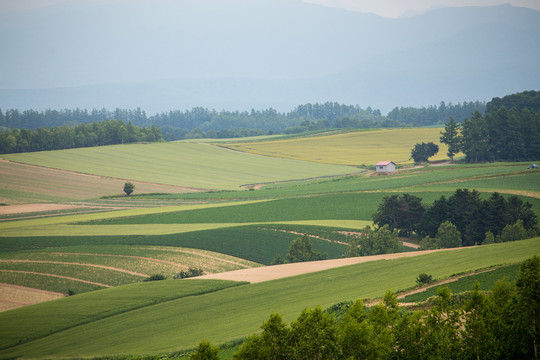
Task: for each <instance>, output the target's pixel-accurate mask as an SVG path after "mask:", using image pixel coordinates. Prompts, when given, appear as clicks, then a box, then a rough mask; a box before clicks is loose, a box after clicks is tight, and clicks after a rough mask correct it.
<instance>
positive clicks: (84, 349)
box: [0, 239, 538, 357]
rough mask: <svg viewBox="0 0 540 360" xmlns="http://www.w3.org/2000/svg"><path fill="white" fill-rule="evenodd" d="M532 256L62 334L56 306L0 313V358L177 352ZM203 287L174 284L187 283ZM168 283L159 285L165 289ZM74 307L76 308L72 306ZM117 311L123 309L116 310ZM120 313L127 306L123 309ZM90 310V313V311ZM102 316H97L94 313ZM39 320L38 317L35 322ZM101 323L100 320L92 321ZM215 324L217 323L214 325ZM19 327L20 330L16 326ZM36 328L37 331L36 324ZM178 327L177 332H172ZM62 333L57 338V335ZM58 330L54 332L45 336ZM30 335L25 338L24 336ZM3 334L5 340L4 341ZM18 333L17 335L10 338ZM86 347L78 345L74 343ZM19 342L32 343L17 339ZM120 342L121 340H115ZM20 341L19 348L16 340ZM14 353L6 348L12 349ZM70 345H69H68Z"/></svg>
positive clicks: (477, 258)
mask: <svg viewBox="0 0 540 360" xmlns="http://www.w3.org/2000/svg"><path fill="white" fill-rule="evenodd" d="M535 252H538V239H530V240H522V241H517V242H512V243H503V244H493V245H486V246H481V247H472V248H463V249H457V250H452V251H444V252H436V253H432V254H428V255H420V256H416V257H411V258H407V259H403V258H402V259H395V260H380V261H372V262H366V263H363V264H357V265H351V266H346V267H340V268H337V269H331V270H326V271H322V272H317V273H312V274H306V275H301V276H295V277H289V278H285V279H280V280H274V281H268V282H262V283H257V284H251V285H241V286H236V287H233V288H227V289H224V290H220V291H215V292H211V293H207V294H204V295H200V296H188V297H182V298H179V299H176V300H171V301H165V302H159V303H156V304H154V305H150V306H144V307H134V308H133V310H132V311H129V310H128V309H127V308H124V310H123V312H122V313H117V312H116V314H114V312H113V314H111V316H107V317H106V316H103V315H99V316H97V315H93V314H94V313H95V311H96V310H94V311H92V310H91V309H90V310H86V308H85V307H81V309H84V310H83V311H80V312H79V315H78V316H75V317H74V318H72V319H71V320H70V321H71V322H72V324H75V323H80V325H79V326H73V325H72V326H70V327H69V328H67V326H66V327H63V326H61V325H59V323H60V324H62V323H63V321H64V320H63V319H62V318H61V317H59V318H58V319H54V321H55V323H53V324H48V326H44V325H43V323H41V320H40V319H43V317H44V316H45V315H44V314H47V313H54V310H53V309H52V307H56V306H59V303H60V302H59V301H54V302H50V303H43V304H39V305H35V306H32V307H28V308H23V309H17V310H13V311H10V312H4V313H0V320H1V321H0V324H2V328H1V333H2V335H3V336H2V338H3V339H4V340H3V344H2V348H3V350H1V351H0V356H2V357H15V356H22V355H24V356H26V357H36V356H38V357H39V356H41V357H73V356H99V355H104V354H127V353H138V354H150V353H159V352H170V351H180V350H182V349H189V348H193V347H195V346H196V344H197V343H198V342H199V341H200V340H201V339H202V338H205V339H208V340H210V341H212V342H213V343H223V342H226V341H230V340H233V339H237V338H241V337H244V336H246V335H248V334H250V333H252V332H254V331H256V330H257V329H258V327H259V326H260V324H261V323H262V322H263V321H264V320H265V319H266V318H267V317H268V315H269V314H270V313H271V312H272V311H274V312H278V313H280V314H282V315H283V316H284V320H286V321H291V320H292V319H293V318H294V317H296V316H297V315H298V313H299V312H300V311H301V310H302V309H303V308H305V307H314V306H317V305H320V306H322V307H328V306H331V305H333V304H335V303H338V302H341V301H346V300H353V299H356V298H374V297H380V296H382V294H383V293H384V292H385V291H386V290H387V289H394V290H396V291H397V290H402V289H406V288H410V287H412V286H414V283H415V277H416V276H417V275H418V273H420V272H423V271H426V269H429V271H430V273H431V274H432V275H433V276H434V277H435V278H437V279H442V278H445V277H448V276H450V275H452V274H455V273H460V272H467V271H473V270H476V269H480V268H485V267H489V266H493V265H496V264H511V263H517V262H520V261H522V260H524V259H525V258H527V257H528V256H530V254H531V253H535ZM191 282H197V283H202V284H204V281H201V280H195V281H194V280H181V281H172V283H174V284H180V285H178V286H182V284H183V283H186V284H190V286H191ZM166 283H167V282H163V285H162V286H165V284H166ZM146 286H157V285H154V284H132V285H129V287H118V288H114V289H107V290H101V291H99V292H92V293H88V294H83V295H80V296H75V297H72V298H67V299H62V301H63V305H64V304H65V305H64V306H68V305H69V306H70V307H72V308H79V306H78V305H82V304H84V303H90V304H92V302H91V301H87V299H90V298H92V297H93V296H98V294H99V295H101V298H103V299H104V300H105V301H106V299H109V296H107V294H108V293H109V292H111V294H112V293H113V291H114V293H115V294H118V295H117V296H121V297H122V298H129V295H128V294H129V293H130V292H131V291H133V290H136V291H137V292H138V293H142V290H141V289H144V288H145V287H146ZM77 302H80V303H79V304H77ZM120 306H122V305H120ZM124 306H125V305H124ZM93 308H94V309H95V308H96V307H95V306H94V307H93ZM100 311H101V310H100ZM38 314H41V315H40V316H38ZM96 317H99V319H100V320H99V321H96V320H90V319H93V318H94V319H95V318H96ZM218 318H219V321H216V319H218ZM17 324H20V325H17ZM40 324H41V325H40ZM178 324H181V326H178ZM62 328H63V329H65V330H62V331H60V330H59V329H62ZM51 329H56V330H51ZM29 332H31V333H30V334H29ZM4 334H5V335H6V336H5V337H4ZM14 334H18V335H14ZM82 338H84V339H86V340H88V339H92V341H80V339H82ZM22 339H32V340H30V341H28V340H22ZM119 339H122V341H119ZM21 340H22V341H23V342H22V343H19V341H21ZM17 343H19V344H18V345H16V346H12V347H10V344H11V345H14V344H17ZM68 344H69V345H68Z"/></svg>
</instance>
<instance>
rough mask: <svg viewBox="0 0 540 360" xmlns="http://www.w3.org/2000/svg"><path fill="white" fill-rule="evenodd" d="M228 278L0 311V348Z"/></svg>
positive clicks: (129, 288) (200, 290)
mask: <svg viewBox="0 0 540 360" xmlns="http://www.w3.org/2000/svg"><path fill="white" fill-rule="evenodd" d="M240 284H241V283H237V282H232V281H220V280H217V281H201V280H195V281H181V280H165V281H154V282H147V283H139V284H131V285H125V286H123V287H117V288H112V289H106V290H101V291H95V292H91V293H87V294H81V295H77V296H72V297H68V298H64V299H60V300H58V301H54V302H48V303H42V304H37V305H34V306H31V307H26V308H22V309H15V310H11V311H8V312H3V313H0V317H1V318H2V321H1V324H2V325H1V326H0V348H2V349H4V348H8V347H11V346H13V345H15V344H17V343H19V342H27V341H29V340H31V339H37V338H42V337H43V336H46V335H48V334H52V333H56V332H59V331H62V330H66V329H70V328H73V327H75V326H78V325H81V324H85V323H91V322H95V321H99V320H100V319H103V318H106V317H110V316H113V315H116V314H122V313H124V312H126V311H132V310H134V309H140V308H145V307H148V306H151V305H153V304H164V303H166V302H168V301H171V300H174V299H179V298H182V297H188V296H195V295H200V294H205V293H208V292H213V291H218V290H221V289H224V288H226V287H229V286H237V285H240Z"/></svg>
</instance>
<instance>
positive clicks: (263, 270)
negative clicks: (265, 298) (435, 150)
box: [192, 248, 459, 283]
mask: <svg viewBox="0 0 540 360" xmlns="http://www.w3.org/2000/svg"><path fill="white" fill-rule="evenodd" d="M455 249H459V248H454V249H437V250H424V251H412V252H404V253H397V254H385V255H372V256H360V257H354V258H345V259H332V260H320V261H307V262H301V263H294V264H282V265H274V266H264V267H258V268H251V269H242V270H235V271H228V272H223V273H219V274H208V275H203V276H199V277H196V278H192V279H217V280H234V281H247V282H250V283H258V282H263V281H270V280H276V279H282V278H286V277H290V276H296V275H302V274H308V273H312V272H317V271H322V270H328V269H333V268H338V267H342V266H347V265H353V264H359V263H364V262H369V261H376V260H391V259H398V258H403V257H412V256H418V255H424V254H430V253H433V252H438V251H452V250H455Z"/></svg>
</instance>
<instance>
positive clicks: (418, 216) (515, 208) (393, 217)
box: [373, 189, 539, 247]
mask: <svg viewBox="0 0 540 360" xmlns="http://www.w3.org/2000/svg"><path fill="white" fill-rule="evenodd" d="M519 221H521V223H520V224H521V226H522V227H523V229H524V231H525V234H524V236H525V237H532V236H535V235H536V234H538V231H539V230H538V225H537V218H536V214H535V213H534V211H533V210H532V205H531V204H530V203H529V202H523V200H521V199H520V198H519V197H517V196H515V195H512V196H509V197H508V198H506V197H503V196H501V195H500V194H499V193H496V192H495V193H492V194H491V196H490V197H489V198H488V199H486V200H483V199H481V198H480V194H479V193H478V192H477V191H476V190H472V191H469V190H468V189H457V190H456V191H455V192H454V194H452V195H451V196H450V197H449V198H448V199H447V198H446V197H445V196H444V195H443V196H441V197H440V198H439V199H438V200H435V201H434V202H433V204H429V205H426V204H423V203H422V199H421V198H419V197H417V196H414V195H411V194H407V193H405V194H402V195H390V196H385V197H384V198H383V200H382V201H381V203H380V204H379V205H378V206H377V211H376V212H375V213H374V214H373V222H374V223H375V224H377V225H378V226H379V227H383V226H388V227H389V228H390V229H397V230H399V231H400V232H401V233H402V234H407V235H409V236H410V237H411V238H412V236H413V234H417V236H419V237H420V238H424V237H430V238H433V239H436V238H438V239H441V235H440V234H439V231H442V230H440V228H441V225H442V224H444V223H445V222H449V223H450V224H451V225H452V226H455V230H456V231H457V232H459V234H460V242H459V244H457V246H470V245H475V244H482V243H484V242H485V241H486V236H487V234H488V233H490V234H491V236H494V237H495V239H497V236H499V238H498V239H500V240H501V241H502V240H504V239H507V237H501V236H502V235H503V231H504V229H505V228H507V227H512V226H514V225H515V224H516V223H518V222H519ZM518 224H519V223H518ZM448 226H449V225H446V227H448ZM507 229H508V228H507ZM445 231H446V230H445ZM522 238H523V237H522ZM509 239H510V240H515V239H512V238H511V237H510V238H509ZM488 242H489V241H488ZM439 247H451V246H447V245H445V246H439Z"/></svg>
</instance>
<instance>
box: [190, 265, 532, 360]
mask: <svg viewBox="0 0 540 360" xmlns="http://www.w3.org/2000/svg"><path fill="white" fill-rule="evenodd" d="M539 294H540V259H539V258H538V257H536V256H534V257H532V258H529V259H527V260H525V261H524V262H523V263H522V264H521V267H520V270H519V274H518V278H517V280H516V282H515V283H510V282H508V281H507V280H506V279H503V280H499V281H497V282H496V283H495V285H494V286H493V287H492V289H491V291H490V292H487V293H486V292H482V291H480V285H479V283H476V284H475V285H474V287H473V289H472V291H470V292H468V293H467V294H466V295H465V296H464V297H462V300H460V299H459V298H454V297H453V296H452V293H451V292H450V290H449V288H448V287H440V288H439V289H438V294H437V296H436V297H435V298H434V299H432V300H431V305H430V306H428V308H425V309H421V310H416V311H411V310H407V309H405V308H402V307H400V306H399V303H398V301H397V297H396V295H395V294H394V293H393V292H391V291H388V292H387V293H386V294H385V295H384V297H383V301H382V302H381V303H380V304H377V305H374V306H372V307H370V308H367V307H365V305H364V303H363V301H360V300H357V301H355V302H353V303H352V304H351V303H340V304H337V305H336V306H334V307H332V308H329V309H327V310H322V309H321V307H316V308H315V309H305V310H304V311H302V313H301V314H300V316H298V318H297V319H296V320H294V321H293V322H292V323H291V324H290V325H287V323H285V322H284V321H283V318H282V316H281V315H279V314H275V313H273V314H271V315H270V318H269V319H268V320H267V321H266V322H265V323H263V324H262V326H261V329H262V332H260V333H258V334H255V335H251V336H249V337H248V338H247V339H246V340H245V341H244V342H243V344H242V345H241V346H240V348H239V349H238V351H237V352H236V353H235V354H234V355H233V359H234V360H273V359H283V360H314V359H320V360H322V359H325V360H332V359H334V360H341V359H343V360H353V359H395V360H408V359H411V360H412V359H415V360H416V359H426V360H430V359H438V360H440V359H449V360H450V359H537V358H538V349H537V348H538V341H539V340H540V331H539V329H540V321H539V320H540V312H539V309H540V296H539ZM204 356H206V357H204ZM219 358H220V357H219V352H218V349H217V347H214V348H213V347H212V346H211V345H210V344H209V343H208V342H207V341H203V342H202V343H201V344H200V345H199V347H198V348H197V350H196V351H195V352H194V353H192V354H191V355H190V359H219Z"/></svg>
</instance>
